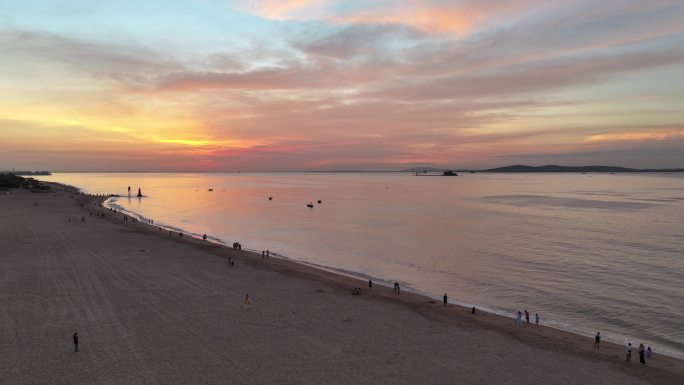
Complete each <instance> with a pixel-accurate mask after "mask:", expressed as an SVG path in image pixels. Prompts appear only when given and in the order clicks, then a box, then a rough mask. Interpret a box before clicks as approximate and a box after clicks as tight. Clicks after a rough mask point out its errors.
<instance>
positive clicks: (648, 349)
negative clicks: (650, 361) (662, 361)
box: [646, 346, 653, 358]
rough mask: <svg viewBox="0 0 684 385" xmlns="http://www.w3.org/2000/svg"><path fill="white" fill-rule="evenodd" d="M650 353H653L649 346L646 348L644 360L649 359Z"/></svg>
mask: <svg viewBox="0 0 684 385" xmlns="http://www.w3.org/2000/svg"><path fill="white" fill-rule="evenodd" d="M652 353H653V351H652V350H651V347H650V346H649V347H647V348H646V358H651V354H652Z"/></svg>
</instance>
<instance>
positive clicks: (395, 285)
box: [394, 282, 401, 294]
mask: <svg viewBox="0 0 684 385" xmlns="http://www.w3.org/2000/svg"><path fill="white" fill-rule="evenodd" d="M394 292H395V293H397V294H401V291H400V289H399V282H394Z"/></svg>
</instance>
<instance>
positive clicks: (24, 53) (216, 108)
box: [0, 0, 684, 171]
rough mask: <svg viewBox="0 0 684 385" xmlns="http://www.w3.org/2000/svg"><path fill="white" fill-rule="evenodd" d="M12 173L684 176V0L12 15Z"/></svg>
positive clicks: (175, 6)
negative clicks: (491, 170)
mask: <svg viewBox="0 0 684 385" xmlns="http://www.w3.org/2000/svg"><path fill="white" fill-rule="evenodd" d="M0 15H2V16H0V50H1V52H2V55H0V89H1V91H2V92H1V93H0V169H11V168H15V169H50V170H54V171H175V170H178V171H192V170H196V171H290V170H293V171H294V170H342V169H362V170H363V169H365V170H390V169H401V168H408V167H413V166H416V165H434V166H442V167H459V168H480V167H496V166H503V165H507V164H513V163H518V164H519V163H526V164H531V165H541V164H548V163H555V164H564V165H586V164H606V165H614V166H626V167H643V168H668V167H684V109H682V108H681V106H682V105H684V88H682V87H681V86H680V85H679V80H678V79H679V77H681V74H682V73H684V25H683V24H682V23H681V20H682V19H683V18H684V3H681V2H679V1H660V2H657V3H655V2H648V1H627V0H609V1H605V2H602V3H600V4H597V3H596V2H590V1H584V0H582V1H558V2H553V3H550V2H545V1H537V0H523V1H520V2H515V3H512V2H509V1H501V0H483V1H446V0H425V1H417V0H405V1H396V0H377V1H370V2H369V1H360V0H348V1H341V0H280V1H276V0H262V1H230V0H204V1H193V0H182V1H177V2H172V3H171V2H164V1H161V0H151V1H145V2H129V1H114V0H108V1H101V2H97V3H93V2H84V1H76V0H63V1H56V2H55V1H49V2H48V1H32V2H22V1H16V0H7V1H4V2H2V3H1V4H0Z"/></svg>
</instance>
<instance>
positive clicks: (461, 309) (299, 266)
mask: <svg viewBox="0 0 684 385" xmlns="http://www.w3.org/2000/svg"><path fill="white" fill-rule="evenodd" d="M79 191H80V190H79ZM96 198H97V197H96ZM108 199H109V198H106V199H96V201H97V204H98V205H99V207H101V208H104V209H105V210H109V208H108V207H106V206H105V203H106V201H107V200H108ZM121 211H123V212H125V215H129V216H130V215H131V214H133V215H135V216H137V217H139V218H144V217H143V216H141V215H140V214H138V213H135V212H131V211H128V210H121ZM147 219H150V218H147ZM139 223H140V224H141V225H143V226H147V227H149V228H150V229H149V231H151V232H152V233H156V232H155V231H154V229H155V228H159V227H161V228H162V230H163V231H174V232H176V233H177V232H179V231H180V230H183V229H180V228H172V227H164V226H158V225H155V224H150V223H147V222H144V221H141V222H139ZM183 234H184V236H183V238H182V240H185V241H189V242H191V243H193V244H194V245H195V246H199V247H205V246H208V245H212V246H209V247H213V246H217V247H219V248H225V249H226V250H232V249H231V248H230V246H229V245H228V244H226V243H223V242H222V241H221V240H219V239H215V240H214V241H208V240H207V241H205V240H203V239H202V238H201V235H199V234H192V233H183ZM240 252H241V253H246V254H248V255H250V256H251V257H252V258H256V259H261V255H260V254H259V253H258V251H257V250H253V249H245V250H241V251H240ZM272 254H273V255H275V259H274V260H277V261H279V262H281V263H282V264H283V265H282V267H284V268H287V269H293V270H295V271H297V272H302V273H303V272H306V271H307V270H308V269H311V270H313V273H312V274H311V275H312V276H315V277H317V278H319V275H329V276H328V277H327V278H328V279H331V280H333V281H335V282H337V283H349V284H352V283H355V284H357V285H359V286H350V287H349V289H350V290H351V287H360V288H364V285H366V284H367V282H366V281H365V280H364V279H363V278H361V277H360V276H355V275H353V274H351V273H350V274H345V273H343V272H340V271H338V270H336V269H335V268H327V267H325V266H318V265H315V264H310V263H306V262H300V261H297V260H295V259H292V258H288V257H286V256H282V255H280V254H277V253H272ZM270 260H271V259H267V261H270ZM359 274H362V273H359ZM373 286H374V287H376V286H379V287H382V288H384V289H386V290H391V291H393V288H392V286H391V283H390V282H387V284H382V283H380V284H378V283H376V281H373ZM401 290H402V293H403V294H402V295H405V294H407V295H408V297H402V298H401V299H399V298H395V297H387V296H385V295H383V296H381V297H380V298H382V299H383V300H400V301H401V302H402V303H403V304H405V305H409V306H411V305H413V306H416V305H419V304H433V305H440V304H441V303H442V302H441V299H440V298H438V297H434V298H433V297H431V296H430V294H429V293H422V292H420V291H418V290H415V289H413V288H411V287H407V288H404V287H402V289H401ZM374 293H375V292H374ZM405 299H408V300H405ZM447 307H451V308H456V309H454V310H455V311H457V312H458V313H459V314H469V313H470V312H471V305H466V304H462V303H456V302H451V301H449V302H448V306H447ZM474 307H476V309H477V310H476V311H477V314H478V315H486V316H487V317H493V319H494V320H495V321H494V322H491V323H488V324H487V327H494V328H499V327H502V326H505V323H509V324H511V325H513V324H514V322H515V316H513V315H507V314H501V313H498V312H495V311H493V310H491V309H487V308H480V307H477V306H474ZM532 318H533V317H530V319H531V322H530V324H529V325H528V326H524V327H522V328H519V327H515V328H514V330H519V329H520V330H524V329H525V328H526V327H530V328H537V326H534V325H533V322H534V321H532ZM524 321H525V320H524V319H523V323H524ZM538 328H544V329H548V330H552V331H553V332H554V333H555V332H557V333H566V334H568V335H569V336H570V337H569V338H581V339H586V340H587V345H590V344H592V343H593V336H587V335H583V334H580V333H578V332H575V331H573V330H567V329H561V328H559V327H556V326H555V325H552V326H549V325H540V326H538ZM497 331H500V332H504V331H502V330H497ZM507 335H509V336H511V335H515V336H516V337H522V338H525V337H524V336H518V335H517V334H514V333H511V334H508V333H507ZM564 339H565V338H564ZM520 341H521V342H522V343H526V342H530V341H526V340H524V339H521V340H520ZM601 344H602V345H601V346H604V345H610V346H611V348H612V349H614V350H618V351H623V350H624V347H623V346H622V345H621V344H619V343H617V342H616V341H614V340H610V339H606V338H605V336H602V340H601ZM533 346H534V345H533ZM637 347H638V345H635V346H634V352H636V349H637ZM575 348H577V350H578V351H585V350H586V349H583V348H582V347H575ZM633 355H636V353H634V354H633ZM617 356H620V355H619V354H618V355H617ZM659 356H662V357H667V359H671V360H676V361H680V363H681V364H682V365H683V367H682V369H684V360H681V359H680V358H678V357H674V356H670V355H666V354H662V353H659ZM637 359H638V358H637ZM682 374H683V375H684V370H682Z"/></svg>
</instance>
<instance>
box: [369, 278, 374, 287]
mask: <svg viewBox="0 0 684 385" xmlns="http://www.w3.org/2000/svg"><path fill="white" fill-rule="evenodd" d="M368 287H373V281H371V280H370V279H369V280H368Z"/></svg>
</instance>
